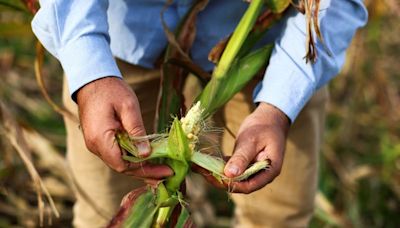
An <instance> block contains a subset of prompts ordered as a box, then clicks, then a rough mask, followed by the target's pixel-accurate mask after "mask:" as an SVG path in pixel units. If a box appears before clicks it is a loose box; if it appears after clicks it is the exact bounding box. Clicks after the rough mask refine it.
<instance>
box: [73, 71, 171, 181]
mask: <svg viewBox="0 0 400 228" xmlns="http://www.w3.org/2000/svg"><path fill="white" fill-rule="evenodd" d="M77 102H78V107H79V118H80V121H81V127H82V131H83V135H84V138H85V143H86V146H87V148H88V149H89V150H90V151H91V152H92V153H94V154H95V155H97V156H98V157H99V158H101V159H102V160H103V161H104V162H105V163H106V164H107V165H108V166H109V167H110V168H112V169H114V170H115V171H117V172H120V173H124V174H127V175H132V176H135V177H138V178H146V179H161V178H165V177H167V176H170V175H172V174H173V172H172V170H171V169H170V168H169V167H168V166H166V165H151V164H146V163H131V162H127V161H125V160H123V159H122V157H121V156H122V153H121V150H120V148H119V146H118V145H117V144H116V142H115V130H116V129H120V130H122V129H123V130H125V131H126V132H128V133H129V134H130V135H132V136H136V137H137V136H144V135H146V130H145V128H144V126H143V121H142V117H141V113H140V107H139V102H138V100H137V97H136V95H135V93H134V92H133V91H132V90H131V89H130V88H129V86H128V85H127V84H126V83H125V82H124V81H123V80H121V79H119V78H116V77H107V78H103V79H99V80H96V81H93V82H91V83H89V84H87V85H85V86H84V87H82V88H81V89H80V90H79V91H78V93H77ZM136 146H137V148H138V152H139V155H140V156H143V157H146V156H149V155H150V152H151V148H150V144H149V142H148V141H147V140H145V141H141V142H140V143H138V144H137V145H136Z"/></svg>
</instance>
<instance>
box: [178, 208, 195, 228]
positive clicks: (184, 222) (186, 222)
mask: <svg viewBox="0 0 400 228" xmlns="http://www.w3.org/2000/svg"><path fill="white" fill-rule="evenodd" d="M193 225H194V224H193V221H192V219H190V213H189V210H188V209H186V207H184V206H183V205H181V213H180V214H179V217H178V221H177V223H176V224H175V227H176V228H183V227H192V226H193Z"/></svg>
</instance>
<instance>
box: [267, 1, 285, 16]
mask: <svg viewBox="0 0 400 228" xmlns="http://www.w3.org/2000/svg"><path fill="white" fill-rule="evenodd" d="M290 2H291V0H265V4H266V5H267V7H268V8H269V9H270V10H271V11H272V12H274V13H282V12H283V11H285V9H286V8H287V7H288V6H289V5H290Z"/></svg>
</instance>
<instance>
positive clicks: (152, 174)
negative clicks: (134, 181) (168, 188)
mask: <svg viewBox="0 0 400 228" xmlns="http://www.w3.org/2000/svg"><path fill="white" fill-rule="evenodd" d="M124 173H125V174H127V175H132V176H136V177H140V178H146V179H158V180H159V179H163V178H166V177H169V176H172V175H174V172H173V170H172V169H171V168H170V167H168V166H167V165H153V164H143V165H141V166H140V167H135V168H129V169H126V170H124Z"/></svg>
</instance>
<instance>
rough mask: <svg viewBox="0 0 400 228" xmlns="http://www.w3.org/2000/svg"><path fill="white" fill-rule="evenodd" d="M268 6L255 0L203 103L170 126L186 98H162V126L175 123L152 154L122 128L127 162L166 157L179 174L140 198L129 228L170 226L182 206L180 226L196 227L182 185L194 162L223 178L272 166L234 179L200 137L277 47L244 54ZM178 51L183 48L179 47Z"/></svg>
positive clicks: (119, 136) (264, 163)
mask: <svg viewBox="0 0 400 228" xmlns="http://www.w3.org/2000/svg"><path fill="white" fill-rule="evenodd" d="M262 6H263V0H253V1H252V2H251V4H250V6H249V8H248V10H247V11H246V13H245V15H244V16H243V18H242V20H241V21H240V23H239V25H238V27H237V28H236V30H235V32H234V33H233V35H232V37H231V39H230V40H229V42H228V44H227V47H226V49H225V50H224V52H223V54H222V56H221V59H220V61H219V63H218V65H217V67H216V69H215V70H214V72H213V75H212V79H211V81H210V82H209V83H208V84H207V86H206V87H205V89H204V91H203V92H202V93H201V94H200V96H199V97H198V99H197V101H198V102H197V103H196V104H195V105H193V107H192V108H191V109H190V110H189V112H188V113H187V115H186V116H185V117H183V118H181V119H180V120H179V119H178V117H175V118H173V120H172V124H171V125H169V124H168V123H169V122H170V121H169V120H170V119H171V118H170V116H171V115H174V114H175V115H176V114H177V113H176V110H175V108H176V104H178V103H179V102H180V101H179V100H177V99H179V96H178V94H175V91H174V90H171V91H168V93H169V94H168V95H166V96H168V97H167V98H165V97H162V100H161V107H162V108H161V109H160V111H162V112H164V114H163V115H160V116H159V121H158V123H159V125H158V126H159V127H158V130H159V131H161V130H164V129H165V128H164V127H162V128H160V126H170V128H169V133H168V136H166V137H160V138H158V139H156V140H153V141H152V142H151V147H152V154H151V155H150V156H149V157H146V158H141V157H139V156H138V152H137V148H136V146H135V142H137V140H142V139H137V138H136V139H135V138H132V137H129V135H127V134H126V133H122V132H117V135H116V140H117V142H118V144H119V145H120V146H121V148H122V149H124V150H126V151H127V152H128V154H125V155H124V156H123V158H124V159H125V160H128V161H131V162H142V161H147V160H148V161H149V162H153V161H154V162H160V161H161V162H162V163H164V164H167V165H169V166H170V167H171V169H173V171H174V175H173V176H171V177H169V178H167V179H166V180H165V181H164V182H163V183H159V185H158V186H157V187H156V190H155V191H154V190H153V191H151V190H148V191H146V192H145V193H143V195H142V196H140V197H139V198H138V199H137V201H136V203H135V205H134V206H133V208H132V210H131V212H130V216H129V217H128V219H127V220H126V221H125V223H124V227H125V226H126V227H151V226H153V227H163V226H165V225H166V224H168V222H169V217H170V216H171V214H172V213H173V211H176V208H177V207H176V206H177V205H180V206H181V210H180V214H179V216H178V219H177V221H176V222H177V224H176V227H183V226H186V225H190V222H189V221H190V219H189V212H188V210H187V209H186V208H185V206H184V205H182V202H183V196H182V194H181V193H180V191H179V189H180V187H181V184H182V182H183V181H184V179H185V177H186V175H187V173H188V171H189V167H190V164H191V163H194V164H197V165H199V166H200V167H202V168H204V169H206V170H209V171H210V173H211V174H212V175H214V177H216V178H217V179H218V180H219V181H221V182H229V181H242V180H245V179H247V178H248V177H250V176H251V175H254V174H256V173H257V172H258V171H260V170H262V169H267V168H268V167H269V166H270V164H269V163H268V162H267V161H260V162H256V163H255V164H254V165H252V166H250V167H249V168H248V169H247V170H246V171H245V172H244V173H243V174H242V175H241V176H239V177H236V178H234V179H230V178H228V177H226V176H225V175H224V172H223V170H224V167H225V161H223V160H222V159H220V158H217V157H214V156H211V155H206V154H202V153H200V152H197V146H198V135H199V134H200V132H201V128H202V122H203V121H204V120H205V119H206V118H208V117H209V116H211V115H212V114H213V113H214V112H215V111H216V110H217V109H218V108H219V107H221V106H222V105H224V104H225V103H226V102H227V101H228V100H229V99H230V98H231V97H232V96H233V95H234V94H235V93H237V92H238V91H240V90H241V89H242V88H243V87H244V86H245V84H246V83H247V82H248V81H249V80H251V78H252V77H253V76H254V75H255V74H256V73H257V72H258V71H259V70H260V68H261V67H262V66H264V65H265V63H266V62H267V60H268V58H269V56H270V53H271V50H272V46H271V45H268V46H266V47H264V48H261V49H258V50H256V51H253V52H251V53H250V54H246V55H244V54H243V55H240V56H239V55H238V54H239V53H240V52H241V50H243V49H242V46H243V44H244V43H245V42H246V39H247V37H248V34H249V33H250V31H251V29H252V27H253V25H254V23H255V21H256V19H257V17H258V14H259V13H260V12H261V9H262ZM251 46H252V45H248V46H247V47H248V48H249V49H250V48H251ZM170 51H171V50H170ZM175 51H176V52H179V50H175ZM248 52H249V50H246V52H243V53H248ZM167 80H169V81H167V82H168V83H172V81H171V80H172V79H171V78H169V79H167ZM169 86H171V84H168V85H167V86H166V87H163V89H165V88H168V87H169ZM163 96H164V95H163ZM163 99H166V100H163ZM174 107H175V108H174ZM171 108H172V109H173V110H171ZM162 116H164V117H162ZM167 116H168V117H167ZM124 134H125V135H124ZM160 159H161V160H160ZM139 209H141V211H139Z"/></svg>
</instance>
